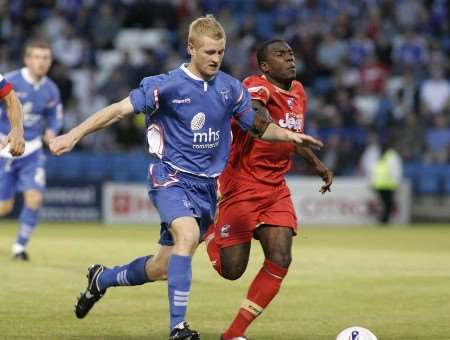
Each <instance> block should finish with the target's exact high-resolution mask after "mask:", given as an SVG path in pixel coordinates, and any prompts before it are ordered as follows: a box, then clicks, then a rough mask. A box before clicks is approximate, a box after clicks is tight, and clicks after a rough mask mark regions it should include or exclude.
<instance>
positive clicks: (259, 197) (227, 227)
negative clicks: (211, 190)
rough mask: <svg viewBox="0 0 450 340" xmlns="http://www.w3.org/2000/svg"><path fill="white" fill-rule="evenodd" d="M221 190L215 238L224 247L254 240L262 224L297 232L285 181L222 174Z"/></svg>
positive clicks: (293, 211) (215, 224) (289, 194)
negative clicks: (276, 183) (275, 182)
mask: <svg viewBox="0 0 450 340" xmlns="http://www.w3.org/2000/svg"><path fill="white" fill-rule="evenodd" d="M219 190H220V192H221V195H222V196H221V198H220V201H219V204H218V214H217V216H216V220H215V223H214V234H215V237H214V238H215V240H216V242H217V244H218V245H219V246H220V247H221V248H223V247H229V246H233V245H237V244H242V243H247V242H250V241H251V239H252V237H253V232H254V230H255V229H256V228H258V227H259V226H260V225H262V224H270V225H274V226H280V227H288V228H291V229H292V231H293V233H294V235H295V234H297V216H296V215H295V210H294V207H293V204H292V200H291V193H290V191H289V188H288V187H287V185H286V183H285V182H283V184H282V185H280V186H268V185H263V184H260V183H257V182H252V181H244V180H243V179H237V178H236V177H234V176H233V177H232V176H223V175H222V176H221V177H220V183H219Z"/></svg>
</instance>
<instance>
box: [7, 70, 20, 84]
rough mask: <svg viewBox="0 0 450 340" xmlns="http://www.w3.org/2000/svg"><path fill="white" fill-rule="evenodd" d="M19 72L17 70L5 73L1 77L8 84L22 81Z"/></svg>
mask: <svg viewBox="0 0 450 340" xmlns="http://www.w3.org/2000/svg"><path fill="white" fill-rule="evenodd" d="M20 71H21V70H20V69H18V70H13V71H10V72H7V73H5V74H4V75H3V77H4V78H5V80H7V81H8V82H16V81H24V79H23V77H22V73H21V72H20Z"/></svg>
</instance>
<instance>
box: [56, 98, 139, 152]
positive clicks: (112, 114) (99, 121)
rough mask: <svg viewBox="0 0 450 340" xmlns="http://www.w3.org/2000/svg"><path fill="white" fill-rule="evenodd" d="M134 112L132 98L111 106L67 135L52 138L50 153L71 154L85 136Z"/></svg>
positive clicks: (95, 114)
mask: <svg viewBox="0 0 450 340" xmlns="http://www.w3.org/2000/svg"><path fill="white" fill-rule="evenodd" d="M133 112H134V108H133V105H132V104H131V100H130V97H127V98H125V99H123V100H121V101H120V102H117V103H114V104H111V105H109V106H107V107H105V108H103V109H101V110H100V111H97V112H95V113H94V114H93V115H92V116H90V117H89V118H87V119H86V120H85V121H84V122H82V123H81V124H79V125H77V126H76V127H74V128H73V129H72V130H70V131H69V132H67V133H66V134H63V135H60V136H58V137H55V138H52V139H51V140H50V143H49V148H50V151H51V152H52V153H53V154H55V155H57V156H59V155H62V154H63V153H66V152H69V151H70V150H72V149H73V147H74V146H75V145H76V144H77V143H78V142H79V141H80V140H81V139H82V138H83V137H84V136H86V135H88V134H90V133H92V132H95V131H97V130H100V129H103V128H104V127H106V126H108V125H111V124H113V123H115V122H117V121H119V120H121V119H122V118H123V117H125V116H126V115H128V114H131V113H133Z"/></svg>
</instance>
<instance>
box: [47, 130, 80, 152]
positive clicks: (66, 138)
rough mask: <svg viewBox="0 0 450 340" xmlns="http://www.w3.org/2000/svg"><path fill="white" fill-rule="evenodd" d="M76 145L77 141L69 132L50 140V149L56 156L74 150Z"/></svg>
mask: <svg viewBox="0 0 450 340" xmlns="http://www.w3.org/2000/svg"><path fill="white" fill-rule="evenodd" d="M75 144H77V139H76V138H75V137H74V136H73V135H72V134H71V133H70V132H69V133H66V134H64V135H61V136H58V137H54V138H52V139H50V141H49V143H48V148H49V149H50V151H51V152H52V153H53V154H54V155H56V156H60V155H62V154H63V153H66V152H69V151H70V150H72V149H73V147H74V146H75Z"/></svg>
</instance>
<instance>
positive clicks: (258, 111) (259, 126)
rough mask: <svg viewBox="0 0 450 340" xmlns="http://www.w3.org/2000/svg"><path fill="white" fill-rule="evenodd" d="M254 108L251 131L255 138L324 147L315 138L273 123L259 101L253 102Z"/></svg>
mask: <svg viewBox="0 0 450 340" xmlns="http://www.w3.org/2000/svg"><path fill="white" fill-rule="evenodd" d="M252 107H253V110H254V111H255V120H254V121H253V127H252V130H251V131H252V133H253V135H254V136H255V137H258V138H261V139H262V140H266V141H271V142H292V143H294V144H296V145H302V146H311V147H314V148H321V147H322V146H323V144H322V142H321V141H320V140H318V139H315V138H314V137H311V136H309V135H305V134H302V133H296V132H292V131H290V130H287V129H283V128H281V127H279V126H278V125H276V124H274V123H272V121H271V119H270V115H269V113H268V112H267V109H266V108H265V107H264V106H263V105H262V104H261V103H260V102H259V101H257V100H252Z"/></svg>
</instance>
